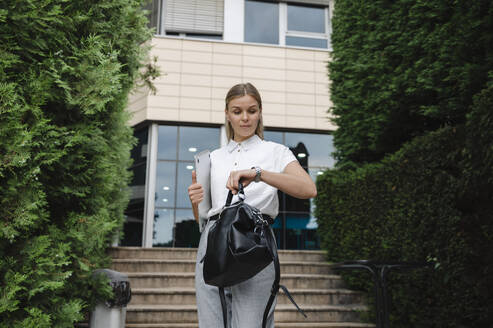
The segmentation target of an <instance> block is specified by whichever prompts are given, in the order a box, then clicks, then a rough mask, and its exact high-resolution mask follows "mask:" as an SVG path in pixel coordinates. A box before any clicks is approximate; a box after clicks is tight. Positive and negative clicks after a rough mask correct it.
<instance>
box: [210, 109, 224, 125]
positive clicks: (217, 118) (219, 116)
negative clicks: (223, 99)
mask: <svg viewBox="0 0 493 328" xmlns="http://www.w3.org/2000/svg"><path fill="white" fill-rule="evenodd" d="M211 123H218V124H224V111H222V112H218V111H215V110H213V111H212V112H211Z"/></svg>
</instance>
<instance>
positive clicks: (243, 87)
mask: <svg viewBox="0 0 493 328" xmlns="http://www.w3.org/2000/svg"><path fill="white" fill-rule="evenodd" d="M246 95H250V96H252V97H253V98H254V99H255V100H256V101H257V103H258V107H259V109H260V119H259V121H258V124H257V128H256V129H255V134H256V135H258V136H259V137H260V139H262V140H263V139H264V122H263V119H262V99H261V98H260V93H259V92H258V90H257V88H255V87H254V86H253V84H251V83H249V82H247V83H240V84H237V85H235V86H233V87H232V88H231V89H229V91H228V93H227V94H226V99H225V102H226V108H225V110H226V111H228V105H229V102H230V101H231V100H232V99H234V98H238V97H243V96H246ZM225 120H226V122H225V124H224V125H225V126H226V136H227V137H228V141H229V140H231V139H233V138H234V135H235V131H234V130H233V127H232V126H231V123H230V122H229V121H228V118H225Z"/></svg>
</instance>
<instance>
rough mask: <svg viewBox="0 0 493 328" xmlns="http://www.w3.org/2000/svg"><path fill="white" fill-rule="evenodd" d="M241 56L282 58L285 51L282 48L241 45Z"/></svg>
mask: <svg viewBox="0 0 493 328" xmlns="http://www.w3.org/2000/svg"><path fill="white" fill-rule="evenodd" d="M243 54H244V55H247V56H257V57H276V58H284V57H285V56H286V49H285V48H283V47H270V46H262V45H243Z"/></svg>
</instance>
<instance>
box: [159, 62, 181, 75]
mask: <svg viewBox="0 0 493 328" xmlns="http://www.w3.org/2000/svg"><path fill="white" fill-rule="evenodd" d="M158 65H159V68H160V70H161V73H171V72H173V73H180V72H181V68H182V66H183V65H186V64H183V65H182V63H181V62H179V61H173V60H161V61H159V62H158Z"/></svg>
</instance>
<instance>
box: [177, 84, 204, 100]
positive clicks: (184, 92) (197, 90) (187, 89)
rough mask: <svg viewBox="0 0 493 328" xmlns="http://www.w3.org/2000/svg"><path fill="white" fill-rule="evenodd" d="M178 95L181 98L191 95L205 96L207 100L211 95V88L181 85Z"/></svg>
mask: <svg viewBox="0 0 493 328" xmlns="http://www.w3.org/2000/svg"><path fill="white" fill-rule="evenodd" d="M180 96H181V97H183V98H185V97H193V98H205V99H208V100H209V99H210V97H211V88H209V87H194V86H188V85H182V86H181V87H180Z"/></svg>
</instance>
